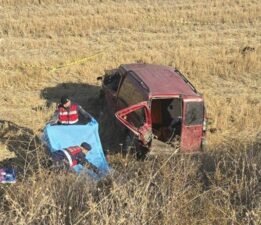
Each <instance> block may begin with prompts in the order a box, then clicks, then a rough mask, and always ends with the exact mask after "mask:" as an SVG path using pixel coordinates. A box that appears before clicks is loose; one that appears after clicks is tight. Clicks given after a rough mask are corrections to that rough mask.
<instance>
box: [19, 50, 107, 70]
mask: <svg viewBox="0 0 261 225" xmlns="http://www.w3.org/2000/svg"><path fill="white" fill-rule="evenodd" d="M104 52H105V50H103V51H100V52H97V53H95V54H93V55H90V56H87V57H83V58H78V59H76V60H74V61H70V62H68V63H65V64H62V65H56V66H52V67H48V66H40V65H36V64H26V63H22V64H21V65H20V67H21V68H31V69H44V70H47V71H48V72H55V71H57V70H59V69H62V68H65V67H69V66H73V65H77V64H83V63H85V62H86V61H88V60H91V59H93V58H95V57H97V56H99V55H101V54H103V53H104Z"/></svg>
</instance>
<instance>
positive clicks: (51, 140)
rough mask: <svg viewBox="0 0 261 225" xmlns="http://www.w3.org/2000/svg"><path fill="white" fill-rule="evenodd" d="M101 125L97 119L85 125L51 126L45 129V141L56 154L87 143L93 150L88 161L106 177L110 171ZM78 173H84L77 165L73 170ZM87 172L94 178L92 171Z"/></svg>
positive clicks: (88, 154) (87, 157) (89, 153)
mask: <svg viewBox="0 0 261 225" xmlns="http://www.w3.org/2000/svg"><path fill="white" fill-rule="evenodd" d="M98 128H99V124H98V123H97V121H96V120H95V119H93V118H92V121H91V122H89V123H87V124H85V125H50V124H48V125H47V126H46V127H45V128H44V141H45V142H46V143H47V145H48V148H49V151H50V152H51V153H52V152H55V151H57V150H61V149H63V148H67V147H70V146H79V145H80V144H81V143H82V142H87V143H88V144H90V145H91V147H92V149H91V151H89V152H88V153H87V155H86V159H87V160H88V161H89V162H90V163H92V164H93V165H94V166H96V167H97V168H98V169H99V170H100V175H101V174H102V175H105V174H107V173H108V171H109V165H108V162H107V161H106V158H105V156H104V152H103V149H102V145H101V141H100V137H99V132H98ZM73 169H74V170H75V171H76V172H77V173H80V172H81V173H82V172H83V167H82V166H81V165H77V166H75V167H74V168H73ZM86 172H87V173H88V174H89V175H91V176H92V177H94V173H92V172H91V171H90V170H86Z"/></svg>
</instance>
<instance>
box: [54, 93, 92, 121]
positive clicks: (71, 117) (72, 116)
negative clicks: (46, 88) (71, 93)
mask: <svg viewBox="0 0 261 225" xmlns="http://www.w3.org/2000/svg"><path fill="white" fill-rule="evenodd" d="M80 115H81V116H83V117H84V118H85V119H87V121H88V122H89V121H90V120H91V119H92V117H91V115H90V114H89V113H87V112H86V111H85V110H84V109H83V108H82V107H81V106H80V105H78V104H75V103H72V101H71V100H70V98H69V97H68V96H66V95H64V96H62V98H61V103H60V104H59V105H58V108H57V110H56V111H55V113H54V115H53V117H52V119H51V120H50V123H51V124H63V125H69V124H77V123H78V122H79V116H80Z"/></svg>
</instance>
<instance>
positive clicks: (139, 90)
mask: <svg viewBox="0 0 261 225" xmlns="http://www.w3.org/2000/svg"><path fill="white" fill-rule="evenodd" d="M97 80H101V81H102V88H101V97H102V98H104V100H105V103H106V104H107V110H106V111H107V113H109V114H110V115H111V116H112V117H114V118H116V119H117V120H118V121H119V122H120V123H119V124H120V125H121V129H122V128H123V129H124V131H123V133H124V134H125V136H126V137H125V146H126V144H129V143H131V142H134V143H135V146H136V147H137V148H138V149H139V147H141V148H142V149H146V150H147V151H151V152H153V151H156V149H160V151H161V152H164V151H166V152H167V151H170V152H171V151H172V150H173V148H178V149H179V150H180V151H181V152H198V151H199V150H201V149H202V146H203V144H204V142H205V135H206V122H207V120H206V110H205V106H204V100H203V97H202V96H201V95H200V94H199V93H198V92H197V90H196V88H195V87H194V86H193V85H192V84H191V83H190V82H189V81H188V79H187V78H185V76H184V75H183V74H182V73H181V72H180V71H179V70H177V69H175V68H171V67H168V66H162V65H153V64H126V65H121V66H120V67H119V68H117V69H114V70H110V71H108V72H106V74H105V75H104V76H102V77H98V78H97ZM130 139H131V141H130ZM171 149H172V150H171Z"/></svg>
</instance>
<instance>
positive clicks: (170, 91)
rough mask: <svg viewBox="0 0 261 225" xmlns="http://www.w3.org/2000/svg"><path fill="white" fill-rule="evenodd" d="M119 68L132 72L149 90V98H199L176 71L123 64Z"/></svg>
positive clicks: (161, 67) (162, 67)
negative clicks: (177, 96) (164, 96)
mask: <svg viewBox="0 0 261 225" xmlns="http://www.w3.org/2000/svg"><path fill="white" fill-rule="evenodd" d="M121 67H122V68H123V69H124V70H125V71H126V72H128V71H129V72H130V71H132V72H133V73H134V74H135V75H136V76H137V77H138V78H139V79H141V80H142V81H143V82H144V83H145V84H146V86H148V89H149V95H150V97H153V96H163V95H185V96H191V97H192V96H193V97H197V98H198V97H199V96H200V95H199V94H198V93H197V91H196V89H195V88H194V86H193V85H192V84H191V83H190V82H189V81H188V80H187V79H186V78H185V77H184V76H183V75H182V74H181V73H180V72H179V71H178V70H176V69H174V68H172V67H168V66H162V65H155V64H124V65H121Z"/></svg>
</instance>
